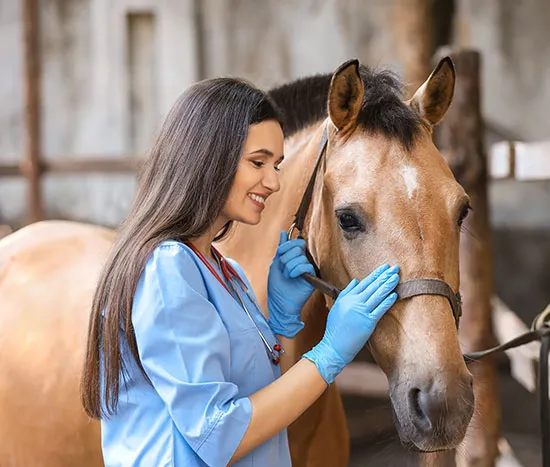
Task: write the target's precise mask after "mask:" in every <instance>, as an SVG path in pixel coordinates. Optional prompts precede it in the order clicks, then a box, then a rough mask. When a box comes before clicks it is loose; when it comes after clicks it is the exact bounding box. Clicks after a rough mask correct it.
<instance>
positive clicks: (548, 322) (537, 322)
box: [531, 305, 550, 331]
mask: <svg viewBox="0 0 550 467" xmlns="http://www.w3.org/2000/svg"><path fill="white" fill-rule="evenodd" d="M548 327H550V305H548V306H547V307H546V308H545V309H544V310H543V311H542V312H540V313H539V314H538V315H537V316H535V319H534V320H533V323H532V324H531V331H536V330H538V329H543V328H548Z"/></svg>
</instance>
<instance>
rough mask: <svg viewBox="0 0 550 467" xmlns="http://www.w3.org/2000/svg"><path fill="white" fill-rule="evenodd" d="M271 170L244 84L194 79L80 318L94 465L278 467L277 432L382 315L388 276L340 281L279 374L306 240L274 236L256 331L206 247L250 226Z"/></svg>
mask: <svg viewBox="0 0 550 467" xmlns="http://www.w3.org/2000/svg"><path fill="white" fill-rule="evenodd" d="M282 160H283V132H282V129H281V117H280V116H279V114H278V111H277V110H276V108H275V106H274V104H273V103H272V102H271V101H270V99H269V98H268V97H267V96H266V95H265V94H264V93H263V92H261V91H259V90H257V89H255V88H254V87H252V86H251V85H249V84H248V83H246V82H244V81H241V80H235V79H228V78H223V79H214V80H207V81H202V82H200V83H198V84H196V85H194V86H192V87H190V88H189V89H188V90H187V91H186V92H185V93H184V94H183V95H182V96H181V97H180V98H179V100H178V101H177V102H176V104H175V105H174V107H173V108H172V110H171V111H170V113H169V115H168V117H167V119H166V121H165V122H164V124H163V126H162V129H161V131H160V134H159V136H158V138H157V141H156V143H155V145H154V146H153V148H152V151H151V154H150V156H149V158H148V160H147V163H146V166H145V167H144V170H143V172H142V174H141V177H140V180H139V186H138V190H137V194H136V199H135V202H134V204H133V207H132V209H131V212H130V214H129V216H128V218H127V220H126V221H125V223H124V224H123V225H122V227H121V229H120V232H119V236H118V239H117V241H116V243H115V246H114V247H113V251H112V254H111V256H110V258H109V259H108V261H107V263H106V265H105V268H104V271H103V273H102V276H101V278H100V280H99V283H98V286H97V289H96V292H95V296H94V302H93V308H92V314H91V318H90V326H89V335H88V348H87V356H86V362H85V368H84V374H83V381H82V398H83V403H84V408H85V410H86V412H87V413H88V414H89V415H90V416H92V417H94V418H100V419H101V425H102V446H103V454H104V459H105V464H106V465H108V466H114V465H124V466H138V465H139V466H165V465H170V466H204V465H212V466H222V465H227V464H236V465H241V466H251V465H261V466H277V467H281V466H290V455H289V449H288V442H287V436H286V427H287V426H288V425H289V424H290V423H291V422H292V421H293V420H295V419H296V418H297V417H298V416H299V415H300V414H301V413H303V412H304V411H305V410H306V409H307V408H308V407H309V406H310V405H311V404H312V403H313V402H314V401H315V400H316V399H317V398H318V397H319V396H320V395H321V394H322V393H323V391H324V390H325V389H326V388H327V385H328V384H331V383H332V381H333V380H334V378H335V377H336V375H337V374H338V373H339V372H340V371H341V370H342V368H343V367H344V366H345V365H346V364H348V363H349V362H350V361H351V360H352V359H353V357H354V356H355V355H356V354H357V352H358V351H359V350H360V349H361V348H362V347H363V346H364V344H365V342H366V341H367V339H368V338H369V336H370V335H371V334H372V332H373V330H374V327H375V325H376V323H377V322H378V320H379V318H380V317H381V316H382V314H383V313H384V312H385V311H386V310H388V309H389V308H390V307H391V305H392V304H393V303H394V302H395V299H396V294H395V293H394V292H392V291H393V289H394V288H395V286H396V285H397V282H398V281H399V276H398V274H397V272H398V271H397V267H393V268H389V267H388V266H386V265H385V266H382V267H380V268H379V269H377V270H376V271H374V272H373V273H372V274H371V275H369V276H368V277H367V278H366V279H364V280H363V281H361V282H359V281H357V280H353V281H351V282H350V284H349V285H348V286H347V287H346V289H345V290H344V291H343V292H342V294H341V295H340V297H339V298H338V299H337V300H336V302H335V303H334V305H333V307H332V309H331V311H330V313H329V316H328V321H327V328H326V332H325V335H324V337H323V339H322V340H321V342H320V343H319V344H318V345H317V346H315V347H314V348H313V349H311V351H309V352H308V353H306V354H305V355H304V358H302V359H301V360H300V361H299V362H298V363H296V364H295V365H294V366H293V367H292V368H290V370H289V371H287V372H286V373H285V374H284V375H283V376H281V373H280V369H279V366H278V354H279V352H280V351H281V350H282V349H281V347H280V342H279V338H280V337H281V336H282V337H285V338H289V339H291V338H293V337H294V336H296V334H297V333H298V332H300V330H301V329H302V327H303V323H302V322H301V319H300V312H301V309H302V307H303V305H304V304H305V302H306V301H307V300H308V298H309V297H310V295H311V294H312V292H313V290H312V288H311V286H310V285H309V284H308V283H307V282H306V281H305V280H304V279H303V278H302V277H301V275H302V274H303V273H305V272H309V273H310V274H314V269H313V267H312V265H311V264H310V263H309V262H308V261H307V259H306V257H305V255H304V251H305V244H304V242H303V240H290V241H289V240H288V239H287V237H286V234H285V233H282V234H281V241H280V245H279V247H278V249H277V253H276V255H275V258H274V260H273V263H272V265H271V268H270V271H269V278H268V307H269V320H268V321H266V320H265V319H264V318H263V315H262V314H261V311H260V310H259V307H258V306H257V304H256V300H255V297H254V295H253V293H252V292H251V288H250V285H249V283H248V281H247V279H246V277H245V275H244V273H243V271H242V270H241V268H240V267H239V265H238V264H236V263H235V262H233V261H229V260H228V261H226V260H225V259H224V258H223V257H221V255H220V254H219V253H218V252H217V251H216V250H215V249H214V247H213V246H212V243H213V242H214V241H215V240H218V239H220V238H222V237H223V236H224V235H226V234H227V232H228V231H229V229H230V227H231V225H232V223H233V222H244V223H247V224H257V223H258V222H259V221H260V218H261V213H262V210H263V208H264V204H265V200H266V198H268V197H269V196H271V195H273V194H274V193H276V192H277V191H278V190H279V181H278V174H277V172H278V170H279V164H280V163H281V162H282ZM247 292H248V293H247Z"/></svg>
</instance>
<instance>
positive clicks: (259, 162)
mask: <svg viewBox="0 0 550 467" xmlns="http://www.w3.org/2000/svg"><path fill="white" fill-rule="evenodd" d="M252 163H253V164H254V165H255V166H256V167H258V168H261V167H263V165H264V163H263V162H261V161H252Z"/></svg>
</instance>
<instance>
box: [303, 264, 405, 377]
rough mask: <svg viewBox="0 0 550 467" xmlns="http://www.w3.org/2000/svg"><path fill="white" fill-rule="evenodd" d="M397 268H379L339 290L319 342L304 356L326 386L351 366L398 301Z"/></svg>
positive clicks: (386, 266)
mask: <svg viewBox="0 0 550 467" xmlns="http://www.w3.org/2000/svg"><path fill="white" fill-rule="evenodd" d="M398 271H399V268H398V267H397V266H393V267H391V268H390V267H389V266H388V265H384V266H380V267H379V268H378V269H376V270H374V271H373V272H372V273H371V274H369V275H368V276H367V277H366V278H365V279H363V280H362V281H361V282H359V281H358V280H357V279H353V280H352V281H351V282H350V283H349V284H348V286H347V287H346V288H345V289H344V290H342V292H341V293H340V295H339V296H338V298H337V299H336V301H335V302H334V305H333V306H332V308H331V309H330V312H329V314H328V317H327V327H326V330H325V335H324V336H323V339H321V342H319V344H317V345H316V346H315V347H313V349H311V350H310V351H309V352H307V353H305V354H304V355H303V357H304V358H307V359H308V360H311V361H312V362H313V363H315V365H317V368H318V369H319V373H321V376H322V377H323V379H324V380H325V381H326V382H327V384H331V383H332V382H333V381H334V378H336V376H337V375H338V374H339V373H340V372H341V371H342V370H343V368H344V367H345V366H346V365H347V364H348V363H350V362H351V361H352V360H353V359H354V357H355V356H356V355H357V353H358V352H359V351H360V350H361V349H362V348H363V346H364V345H365V344H366V342H367V340H368V339H369V338H370V336H371V335H372V333H373V331H374V328H375V327H376V325H377V324H378V320H379V319H380V318H381V317H382V315H383V314H384V313H385V312H386V311H388V309H389V308H390V307H391V306H392V305H393V304H394V303H395V301H396V300H397V294H396V293H395V292H393V290H394V289H395V287H396V286H397V284H398V282H399V275H398Z"/></svg>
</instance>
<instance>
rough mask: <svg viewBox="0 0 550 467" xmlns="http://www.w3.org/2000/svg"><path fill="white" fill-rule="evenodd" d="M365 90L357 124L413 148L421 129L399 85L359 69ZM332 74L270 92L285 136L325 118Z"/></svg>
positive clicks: (391, 78) (378, 73)
mask: <svg viewBox="0 0 550 467" xmlns="http://www.w3.org/2000/svg"><path fill="white" fill-rule="evenodd" d="M360 75H361V80H362V81H363V86H364V89H365V96H364V98H363V106H362V108H361V112H360V114H359V124H360V125H361V126H362V127H363V128H364V129H365V130H367V131H369V132H381V133H382V134H384V135H385V136H387V137H389V138H396V139H398V140H399V141H400V142H401V143H402V144H403V145H404V146H405V147H406V148H410V147H412V145H413V142H414V139H415V137H416V136H417V134H418V132H419V129H420V127H421V125H422V119H421V117H420V116H419V115H418V114H417V113H416V111H415V110H413V109H412V108H411V107H409V106H407V105H406V104H404V103H403V100H402V99H403V93H402V84H401V81H400V80H399V78H398V77H397V76H396V75H395V74H394V73H392V72H391V71H388V70H382V71H375V70H373V69H371V68H368V67H366V66H364V65H361V67H360ZM331 78H332V74H324V75H316V76H310V77H307V78H301V79H298V80H296V81H294V82H292V83H289V84H285V85H283V86H280V87H278V88H275V89H272V90H270V91H269V95H270V96H271V98H272V99H273V100H274V101H275V103H276V104H277V105H278V106H279V108H280V109H281V111H282V112H283V115H284V127H285V128H284V132H285V136H286V137H288V136H292V135H293V134H294V133H296V132H298V131H300V130H301V129H303V128H305V127H307V126H308V125H311V124H313V123H315V122H317V121H319V120H321V119H324V118H326V116H327V97H328V90H329V86H330V80H331Z"/></svg>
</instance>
